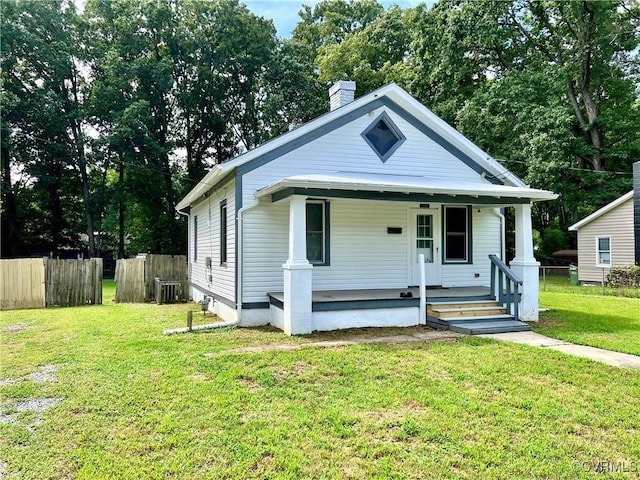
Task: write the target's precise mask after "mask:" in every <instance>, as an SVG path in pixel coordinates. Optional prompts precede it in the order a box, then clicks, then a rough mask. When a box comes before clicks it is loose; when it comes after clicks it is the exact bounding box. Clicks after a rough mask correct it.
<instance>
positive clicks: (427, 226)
mask: <svg viewBox="0 0 640 480" xmlns="http://www.w3.org/2000/svg"><path fill="white" fill-rule="evenodd" d="M431 220H432V216H431V215H418V216H417V228H418V237H420V238H425V237H426V238H431V237H432V234H431Z"/></svg>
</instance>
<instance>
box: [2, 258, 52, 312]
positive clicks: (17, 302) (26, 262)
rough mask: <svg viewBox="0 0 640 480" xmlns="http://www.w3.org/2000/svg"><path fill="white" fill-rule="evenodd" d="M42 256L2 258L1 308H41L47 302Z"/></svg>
mask: <svg viewBox="0 0 640 480" xmlns="http://www.w3.org/2000/svg"><path fill="white" fill-rule="evenodd" d="M44 272H45V269H44V261H43V259H42V258H17V259H13V260H0V281H1V282H2V285H1V286H0V293H1V294H2V297H1V298H0V308H1V309H2V310H13V309H15V308H41V307H44V306H45V305H46V304H45V300H46V297H45V291H44V285H45V282H44Z"/></svg>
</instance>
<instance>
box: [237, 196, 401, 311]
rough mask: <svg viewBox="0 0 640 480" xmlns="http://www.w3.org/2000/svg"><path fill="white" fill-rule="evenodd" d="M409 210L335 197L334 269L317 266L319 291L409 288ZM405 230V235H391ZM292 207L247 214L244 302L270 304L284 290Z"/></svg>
mask: <svg viewBox="0 0 640 480" xmlns="http://www.w3.org/2000/svg"><path fill="white" fill-rule="evenodd" d="M406 208H407V206H406V204H404V203H401V202H374V201H364V200H344V199H331V200H330V201H329V212H330V215H329V216H330V265H325V266H314V268H313V277H312V278H313V289H314V290H334V289H345V288H346V289H361V288H362V289H364V288H403V287H406V286H407V228H406V221H407V210H406ZM387 227H402V229H403V233H402V235H389V234H387ZM288 229H289V205H288V204H287V203H282V204H269V205H264V206H262V205H261V206H260V207H257V208H254V209H252V210H249V211H248V212H247V213H246V219H245V226H244V235H245V245H244V247H243V249H244V265H245V267H244V272H245V273H244V279H243V283H244V286H243V301H244V302H264V301H266V297H265V294H266V293H267V292H273V291H275V292H280V291H282V290H283V288H284V287H283V272H282V264H283V263H284V262H285V261H286V260H287V255H288V242H289V235H288Z"/></svg>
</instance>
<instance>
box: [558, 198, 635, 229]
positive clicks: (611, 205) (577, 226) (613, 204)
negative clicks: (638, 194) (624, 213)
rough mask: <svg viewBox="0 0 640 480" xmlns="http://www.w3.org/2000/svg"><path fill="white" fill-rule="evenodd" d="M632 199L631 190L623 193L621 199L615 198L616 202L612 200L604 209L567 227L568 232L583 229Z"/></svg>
mask: <svg viewBox="0 0 640 480" xmlns="http://www.w3.org/2000/svg"><path fill="white" fill-rule="evenodd" d="M632 198H633V190H631V191H630V192H629V193H625V194H624V195H622V196H621V197H619V198H617V199H616V200H614V201H613V202H611V203H609V204H607V205H605V206H604V207H602V208H601V209H599V210H596V211H595V212H593V213H592V214H591V215H589V216H588V217H585V218H583V219H582V220H580V221H579V222H577V223H574V224H573V225H571V226H570V227H569V230H570V231H574V230H579V229H580V228H582V227H584V226H585V225H587V224H589V223H591V222H593V221H594V220H596V219H597V218H600V217H601V216H603V215H605V214H606V213H607V212H610V211H611V210H613V209H614V208H616V207H618V206H620V205H622V204H623V203H625V202H626V201H627V200H631V199H632Z"/></svg>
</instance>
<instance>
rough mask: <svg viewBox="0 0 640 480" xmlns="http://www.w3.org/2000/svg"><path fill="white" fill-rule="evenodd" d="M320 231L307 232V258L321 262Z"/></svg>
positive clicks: (321, 236)
mask: <svg viewBox="0 0 640 480" xmlns="http://www.w3.org/2000/svg"><path fill="white" fill-rule="evenodd" d="M322 238H323V235H322V232H307V260H309V261H310V262H322V261H323V255H322V250H323V248H322Z"/></svg>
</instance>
